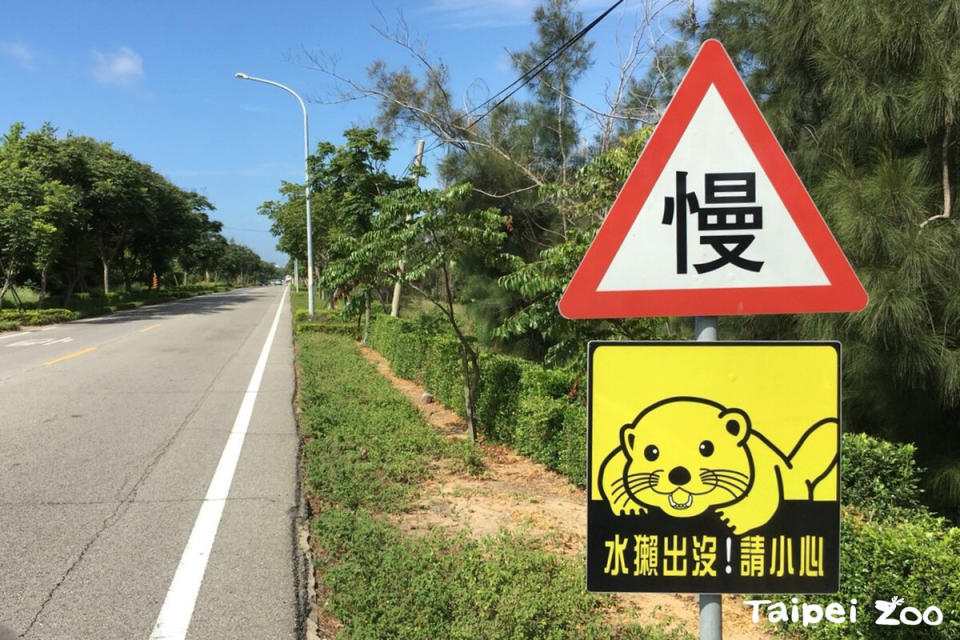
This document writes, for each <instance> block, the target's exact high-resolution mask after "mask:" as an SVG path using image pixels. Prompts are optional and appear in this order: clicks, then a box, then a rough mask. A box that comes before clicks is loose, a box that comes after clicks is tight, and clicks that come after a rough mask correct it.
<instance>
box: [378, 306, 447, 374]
mask: <svg viewBox="0 0 960 640" xmlns="http://www.w3.org/2000/svg"><path fill="white" fill-rule="evenodd" d="M433 337H434V336H433V333H431V332H428V331H426V330H425V328H424V326H423V325H422V323H417V322H411V321H409V320H402V319H400V318H394V317H392V316H387V315H379V316H377V317H376V318H375V319H374V320H373V322H371V323H370V336H369V340H370V346H371V347H372V348H374V349H376V350H377V351H379V352H380V353H381V355H383V357H384V358H386V359H387V360H389V361H390V366H391V368H392V369H393V372H394V373H396V374H397V375H398V376H400V377H402V378H407V379H410V380H417V379H418V378H419V375H420V370H421V369H422V368H423V363H424V360H425V358H426V355H427V349H428V348H429V346H430V341H431V339H432V338H433Z"/></svg>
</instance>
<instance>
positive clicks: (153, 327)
mask: <svg viewBox="0 0 960 640" xmlns="http://www.w3.org/2000/svg"><path fill="white" fill-rule="evenodd" d="M159 326H160V325H159V324H152V325H150V326H149V327H144V328H143V329H140V333H146V332H147V331H151V330H153V329H156V328H157V327H159Z"/></svg>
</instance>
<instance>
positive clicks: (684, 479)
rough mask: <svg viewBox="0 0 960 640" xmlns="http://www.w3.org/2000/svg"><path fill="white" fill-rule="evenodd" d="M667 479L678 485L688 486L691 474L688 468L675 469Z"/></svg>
mask: <svg viewBox="0 0 960 640" xmlns="http://www.w3.org/2000/svg"><path fill="white" fill-rule="evenodd" d="M667 478H668V479H669V480H670V482H672V483H673V484H676V485H681V484H687V483H688V482H690V472H689V471H687V468H686V467H674V468H673V469H671V470H670V473H669V474H668V475H667Z"/></svg>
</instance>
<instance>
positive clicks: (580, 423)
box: [557, 404, 587, 487]
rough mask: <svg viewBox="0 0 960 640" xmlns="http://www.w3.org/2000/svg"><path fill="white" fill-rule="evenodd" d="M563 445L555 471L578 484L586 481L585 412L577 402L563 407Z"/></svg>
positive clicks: (580, 484)
mask: <svg viewBox="0 0 960 640" xmlns="http://www.w3.org/2000/svg"><path fill="white" fill-rule="evenodd" d="M561 438H562V439H563V447H562V448H561V449H560V461H559V465H558V467H557V471H559V472H560V473H562V474H563V475H565V476H566V477H567V478H568V479H569V480H570V481H571V482H573V483H574V484H576V485H578V486H581V487H583V486H585V485H586V483H587V412H586V409H585V408H584V407H583V406H582V405H579V404H567V405H566V406H565V407H564V408H563V431H562V433H561Z"/></svg>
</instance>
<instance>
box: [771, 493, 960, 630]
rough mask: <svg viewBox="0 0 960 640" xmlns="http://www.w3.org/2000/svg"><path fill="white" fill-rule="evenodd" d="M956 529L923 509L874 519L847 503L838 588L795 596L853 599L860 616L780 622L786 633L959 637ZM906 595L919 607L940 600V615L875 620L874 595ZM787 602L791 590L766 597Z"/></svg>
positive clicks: (959, 573) (822, 601)
mask: <svg viewBox="0 0 960 640" xmlns="http://www.w3.org/2000/svg"><path fill="white" fill-rule="evenodd" d="M958 545H960V529H957V528H955V527H948V526H946V524H945V522H944V521H943V520H940V519H937V518H934V517H933V516H931V515H929V514H926V513H915V514H914V515H913V516H912V517H911V518H909V519H903V520H900V521H898V522H876V521H873V522H872V521H869V520H865V519H863V517H862V516H861V514H860V513H859V512H858V511H856V510H852V509H849V508H845V509H844V513H843V517H842V518H841V544H840V592H839V593H838V594H828V595H817V596H808V595H801V596H798V598H799V599H800V601H801V602H808V603H811V604H813V603H817V604H820V605H821V606H826V605H827V604H829V603H830V602H840V603H842V604H844V605H845V607H849V603H850V600H851V599H853V598H856V599H857V621H856V622H855V623H851V622H850V621H849V620H848V621H847V622H846V623H843V624H842V625H834V624H825V623H821V624H819V625H811V626H808V627H802V626H800V625H798V624H796V623H784V624H781V625H780V627H781V629H782V630H783V631H784V632H785V633H789V634H791V635H796V634H799V635H800V636H801V637H804V638H809V639H810V640H833V639H834V638H844V639H848V638H851V639H852V638H858V639H871V640H872V639H874V638H877V639H883V640H887V639H893V640H914V639H915V638H916V639H930V640H957V639H958V638H960V620H958V619H957V616H956V612H957V611H960V555H958V554H957V548H958ZM894 597H899V598H903V600H904V602H903V604H902V605H900V607H898V611H897V614H895V615H894V616H893V618H894V619H898V615H899V611H901V610H902V609H903V608H904V607H916V608H917V609H919V610H920V611H921V612H923V611H924V610H925V609H926V608H927V607H930V606H937V607H939V608H940V610H941V611H942V612H943V616H944V620H943V623H942V624H941V625H939V626H936V627H928V626H926V625H921V626H915V627H914V626H904V625H901V626H897V627H881V626H877V625H876V624H874V621H875V620H876V619H877V617H878V615H879V611H877V610H876V609H875V608H874V606H873V603H874V601H876V600H886V601H890V600H891V599H893V598H894ZM764 599H773V600H779V601H782V602H788V601H789V599H790V596H789V595H778V596H769V597H764Z"/></svg>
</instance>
